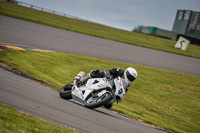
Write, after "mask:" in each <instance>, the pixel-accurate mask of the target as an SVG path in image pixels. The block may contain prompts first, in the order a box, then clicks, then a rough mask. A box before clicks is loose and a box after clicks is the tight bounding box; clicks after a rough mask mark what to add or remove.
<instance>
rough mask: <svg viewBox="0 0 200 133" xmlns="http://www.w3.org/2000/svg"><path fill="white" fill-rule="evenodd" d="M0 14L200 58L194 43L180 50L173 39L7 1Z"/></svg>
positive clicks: (1, 6)
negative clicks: (185, 49) (112, 26)
mask: <svg viewBox="0 0 200 133" xmlns="http://www.w3.org/2000/svg"><path fill="white" fill-rule="evenodd" d="M0 14H2V15H7V16H10V17H15V18H20V19H24V20H28V21H32V22H36V23H40V24H45V25H49V26H53V27H57V28H60V29H65V30H70V31H75V32H79V33H84V34H88V35H92V36H97V37H101V38H106V39H110V40H115V41H119V42H124V43H128V44H133V45H138V46H142V47H147V48H152V49H156V50H161V51H166V52H171V53H176V54H181V55H186V56H191V57H195V58H200V47H199V46H196V45H190V46H189V48H188V50H187V51H182V50H180V49H176V48H174V45H175V43H176V42H175V41H171V40H168V39H164V38H159V37H156V36H151V35H145V34H141V33H137V32H129V31H125V30H120V29H115V28H111V27H107V26H104V25H100V24H96V23H91V22H87V21H81V20H76V19H72V18H67V17H62V16H59V15H55V14H51V13H47V12H43V11H38V10H34V9H30V8H26V7H23V6H19V5H16V4H11V3H8V2H0Z"/></svg>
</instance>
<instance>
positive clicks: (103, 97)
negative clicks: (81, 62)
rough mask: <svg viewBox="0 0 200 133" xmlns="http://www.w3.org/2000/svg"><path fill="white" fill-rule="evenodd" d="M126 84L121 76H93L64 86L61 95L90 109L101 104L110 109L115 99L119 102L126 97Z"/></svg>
mask: <svg viewBox="0 0 200 133" xmlns="http://www.w3.org/2000/svg"><path fill="white" fill-rule="evenodd" d="M83 75H84V74H83ZM126 86H128V84H127V83H126V82H125V81H124V79H122V78H121V77H117V78H114V79H113V78H112V77H107V76H105V77H103V78H92V79H88V80H87V82H86V83H84V84H82V85H78V84H77V81H76V80H74V82H71V83H68V84H67V85H65V86H63V87H62V88H61V90H60V92H59V95H60V97H61V98H63V99H74V100H76V101H78V102H80V103H82V104H84V105H85V107H87V108H90V109H92V108H97V107H100V106H105V107H106V108H108V109H110V108H111V107H112V106H113V103H114V102H115V101H116V102H117V103H119V102H120V101H121V100H122V99H123V98H124V95H125V93H126V91H125V87H126Z"/></svg>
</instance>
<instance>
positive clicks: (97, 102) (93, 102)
mask: <svg viewBox="0 0 200 133" xmlns="http://www.w3.org/2000/svg"><path fill="white" fill-rule="evenodd" d="M112 98H113V96H112V95H111V93H109V92H106V93H105V94H103V95H102V96H100V97H89V98H88V99H87V100H86V102H85V106H86V107H87V108H90V109H92V108H97V107H100V106H103V105H105V104H106V103H108V102H109V101H110V100H112Z"/></svg>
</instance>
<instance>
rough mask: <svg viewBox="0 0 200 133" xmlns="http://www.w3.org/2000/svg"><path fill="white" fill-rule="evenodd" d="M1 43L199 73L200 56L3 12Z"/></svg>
mask: <svg viewBox="0 0 200 133" xmlns="http://www.w3.org/2000/svg"><path fill="white" fill-rule="evenodd" d="M0 42H4V43H11V44H19V45H22V46H29V47H33V48H41V49H47V50H53V51H58V52H65V53H72V54H79V55H85V56H91V57H97V58H103V59H108V60H116V61H121V62H127V63H132V64H139V65H143V66H149V67H154V68H159V69H165V70H171V71H177V72H181V73H188V74H193V75H198V76H200V59H195V58H191V57H186V56H181V55H177V54H172V53H167V52H162V51H157V50H152V49H148V48H143V47H138V46H133V45H130V44H125V43H120V42H115V41H111V40H107V39H101V38H97V37H93V36H88V35H84V34H79V33H75V32H71V31H66V30H62V29H57V28H53V27H49V26H45V25H41V24H36V23H31V22H27V21H23V20H19V19H15V18H10V17H6V16H1V15H0Z"/></svg>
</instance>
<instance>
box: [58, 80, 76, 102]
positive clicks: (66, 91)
mask: <svg viewBox="0 0 200 133" xmlns="http://www.w3.org/2000/svg"><path fill="white" fill-rule="evenodd" d="M72 87H73V83H72V82H71V83H69V84H66V85H65V86H63V87H62V88H61V90H60V91H59V95H60V97H61V98H63V99H72V94H71V90H72Z"/></svg>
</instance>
